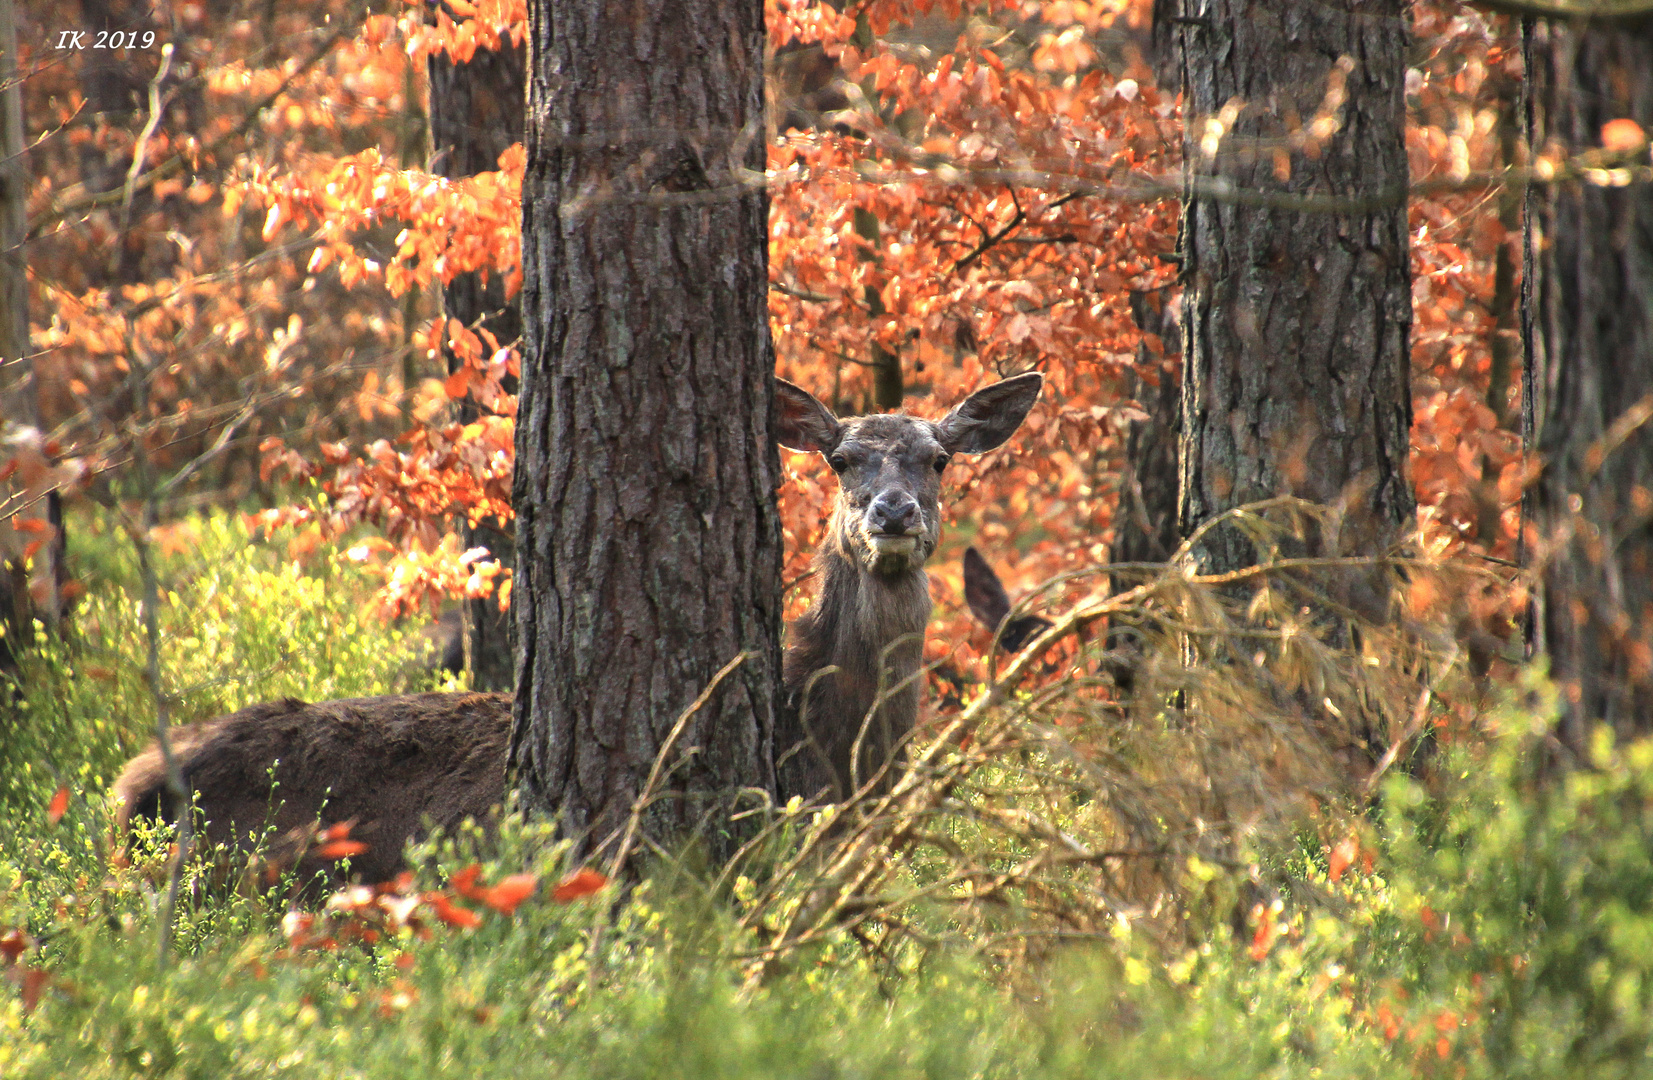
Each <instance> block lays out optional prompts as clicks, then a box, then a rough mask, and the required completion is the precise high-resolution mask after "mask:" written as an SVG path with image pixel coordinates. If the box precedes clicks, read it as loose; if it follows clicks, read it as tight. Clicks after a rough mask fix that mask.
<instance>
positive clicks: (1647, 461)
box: [1522, 23, 1653, 749]
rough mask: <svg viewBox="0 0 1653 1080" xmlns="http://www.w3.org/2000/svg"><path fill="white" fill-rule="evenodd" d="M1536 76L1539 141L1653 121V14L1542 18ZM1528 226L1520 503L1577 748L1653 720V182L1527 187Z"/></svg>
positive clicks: (1532, 115) (1573, 141) (1533, 634)
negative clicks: (1525, 483)
mask: <svg viewBox="0 0 1653 1080" xmlns="http://www.w3.org/2000/svg"><path fill="white" fill-rule="evenodd" d="M1527 71H1528V79H1529V84H1530V93H1531V97H1530V105H1529V109H1530V111H1529V116H1528V122H1529V124H1530V125H1531V127H1530V131H1529V138H1530V145H1531V146H1532V147H1533V148H1534V150H1535V151H1536V152H1538V153H1542V154H1545V155H1549V154H1552V153H1560V154H1562V155H1565V156H1569V157H1570V156H1572V155H1576V154H1580V153H1585V152H1588V151H1591V150H1592V148H1599V147H1600V146H1601V129H1602V125H1604V124H1606V123H1607V122H1608V121H1610V120H1615V119H1619V118H1624V117H1628V118H1630V119H1632V120H1635V121H1636V122H1637V123H1639V124H1641V125H1642V127H1643V129H1645V130H1653V27H1650V26H1649V25H1648V24H1646V23H1642V24H1640V25H1634V24H1626V25H1622V26H1618V27H1614V26H1612V25H1601V24H1595V25H1592V26H1589V27H1572V26H1567V25H1564V24H1559V23H1558V24H1545V23H1538V24H1536V25H1535V26H1534V27H1533V28H1532V29H1531V31H1530V36H1529V39H1528V59H1527ZM1597 152H1598V153H1599V150H1598V151H1597ZM1646 153H1647V152H1646V150H1645V149H1643V150H1641V151H1639V152H1638V153H1637V155H1636V158H1637V161H1636V163H1637V164H1642V165H1645V164H1646ZM1603 164H1606V163H1605V162H1604V163H1603ZM1527 226H1528V227H1527V236H1526V241H1527V250H1526V281H1525V286H1526V288H1525V293H1526V295H1525V297H1524V300H1525V303H1524V305H1523V308H1524V310H1523V324H1524V326H1523V329H1524V330H1525V331H1526V337H1527V359H1526V370H1525V383H1524V386H1523V403H1522V405H1523V407H1522V426H1523V435H1524V437H1525V441H1526V445H1527V446H1528V448H1529V449H1530V450H1532V451H1534V452H1535V453H1536V455H1537V458H1538V460H1539V461H1540V462H1541V464H1542V472H1541V473H1540V474H1539V476H1538V479H1537V482H1536V483H1534V484H1532V485H1530V486H1529V487H1528V489H1527V495H1526V502H1525V505H1524V507H1523V510H1524V516H1525V518H1526V526H1527V527H1526V529H1525V544H1524V546H1525V548H1526V552H1525V554H1526V556H1527V559H1528V561H1529V563H1530V564H1531V565H1533V566H1534V567H1535V569H1536V570H1537V575H1536V585H1537V589H1536V595H1535V596H1534V599H1533V604H1532V607H1531V610H1530V622H1529V630H1528V632H1529V642H1530V644H1531V646H1532V647H1533V649H1534V651H1535V652H1537V653H1539V654H1542V655H1545V656H1547V657H1548V658H1549V661H1550V672H1551V675H1552V676H1553V677H1554V678H1555V679H1556V681H1557V683H1558V684H1559V686H1560V688H1561V691H1562V708H1563V716H1562V721H1561V731H1560V734H1561V736H1562V738H1563V740H1564V741H1565V742H1567V743H1568V744H1569V745H1571V746H1573V747H1574V748H1575V749H1577V748H1582V747H1583V745H1584V743H1585V742H1586V740H1587V738H1588V735H1589V731H1590V729H1591V728H1592V727H1593V726H1594V725H1595V724H1597V723H1600V722H1602V721H1605V722H1606V723H1608V724H1610V725H1611V726H1612V727H1613V729H1614V730H1615V731H1616V732H1617V733H1619V734H1620V735H1645V734H1647V733H1648V732H1650V731H1653V186H1650V185H1649V184H1647V183H1646V182H1639V183H1633V184H1630V185H1629V186H1624V187H1614V186H1610V185H1609V186H1602V185H1598V184H1593V183H1578V182H1569V183H1562V184H1555V185H1551V186H1544V187H1534V188H1532V189H1530V191H1529V196H1528V204H1527Z"/></svg>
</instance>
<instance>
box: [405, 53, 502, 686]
mask: <svg viewBox="0 0 1653 1080" xmlns="http://www.w3.org/2000/svg"><path fill="white" fill-rule="evenodd" d="M523 53H524V50H523V49H521V48H515V49H513V48H507V49H505V50H503V51H497V52H496V51H494V50H492V49H478V50H477V51H476V52H475V54H473V55H472V57H471V59H470V62H468V63H464V64H456V63H454V62H453V61H452V60H451V59H450V58H449V57H448V56H447V54H445V53H437V54H434V55H432V56H431V59H430V66H429V71H430V147H431V153H432V155H433V157H432V166H431V167H432V170H433V171H435V172H436V173H437V174H439V175H441V176H450V177H456V178H457V177H465V176H475V175H476V174H477V173H480V172H490V171H492V170H494V169H497V168H499V155H501V154H503V153H504V152H505V151H506V150H508V149H510V148H511V147H512V146H514V145H515V144H517V143H519V142H521V141H522V131H523V97H524V92H525V91H524V85H523V60H524V57H523ZM442 313H443V315H444V316H445V317H446V318H451V319H458V320H459V321H460V322H461V323H462V324H464V325H465V326H469V327H478V326H479V327H481V328H483V329H486V330H488V331H489V332H490V333H492V334H493V335H494V337H495V339H496V340H498V341H499V343H500V344H501V345H506V344H509V343H510V342H513V341H516V340H517V339H518V338H519V337H521V336H522V317H521V314H520V312H519V310H518V307H517V301H516V298H514V297H513V298H511V299H506V296H505V283H504V281H503V280H501V278H500V276H499V275H498V274H494V275H492V276H490V277H489V278H488V280H487V282H486V283H484V282H483V280H482V275H480V274H476V273H468V274H460V275H458V276H456V277H455V278H454V279H453V280H452V281H450V282H449V283H448V284H446V285H444V286H443V287H442ZM444 340H446V338H445V337H444ZM444 351H445V352H446V356H447V366H448V372H449V373H450V374H451V373H452V372H453V371H454V370H455V369H456V368H457V367H458V366H459V364H460V363H461V361H460V358H459V357H457V356H455V355H454V354H453V353H452V352H451V351H447V350H444ZM511 381H513V382H514V380H511ZM409 388H410V389H411V383H410V384H409ZM506 389H507V390H508V391H514V390H515V389H516V388H515V387H514V386H507V387H506ZM478 408H479V407H478V405H477V402H476V401H475V399H473V398H471V397H469V396H467V397H465V398H464V399H463V400H462V401H460V402H459V408H458V413H459V421H460V422H461V423H465V424H468V423H470V422H472V421H473V420H475V419H476V418H477V416H478ZM464 529H465V547H466V548H467V549H469V548H473V547H485V548H487V549H488V551H489V553H490V554H491V555H493V556H494V557H495V558H497V559H499V560H500V561H501V562H502V563H503V564H504V565H506V566H514V565H515V562H516V551H515V545H514V543H513V541H512V538H511V536H510V534H509V533H507V532H504V531H502V530H501V529H500V528H499V527H498V524H497V523H494V522H484V523H482V524H480V525H471V524H469V523H467V524H466V525H465V526H464ZM460 632H461V633H462V634H463V635H464V655H465V668H466V670H468V671H469V672H470V673H471V685H472V686H473V687H474V688H475V689H478V690H510V689H511V688H512V687H513V685H514V680H513V672H512V658H513V653H514V648H515V647H514V645H513V643H512V640H511V618H510V615H509V613H508V612H505V611H501V610H500V607H499V598H498V596H488V597H481V598H478V599H475V600H468V601H466V602H465V604H464V618H463V621H462V627H461V630H460Z"/></svg>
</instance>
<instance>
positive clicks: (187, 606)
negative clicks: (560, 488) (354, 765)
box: [0, 515, 433, 835]
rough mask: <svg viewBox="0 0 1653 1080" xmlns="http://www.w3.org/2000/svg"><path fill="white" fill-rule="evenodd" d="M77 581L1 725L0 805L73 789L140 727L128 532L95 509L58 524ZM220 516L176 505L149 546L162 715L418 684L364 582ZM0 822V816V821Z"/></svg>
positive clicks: (404, 643)
mask: <svg viewBox="0 0 1653 1080" xmlns="http://www.w3.org/2000/svg"><path fill="white" fill-rule="evenodd" d="M70 535H71V536H72V537H74V543H75V549H74V553H73V554H74V555H75V557H76V560H77V565H79V566H84V567H85V568H86V569H85V571H84V577H85V580H86V583H87V585H88V591H87V593H86V595H85V596H84V597H83V598H82V599H81V600H80V601H79V602H78V604H77V605H76V608H75V611H74V615H73V630H72V636H71V637H69V638H68V639H67V640H55V639H52V638H48V637H46V636H45V635H44V634H41V635H40V636H39V638H38V640H37V643H36V644H37V648H36V649H35V650H34V651H33V652H32V653H31V654H29V655H28V656H27V657H26V661H25V668H24V671H23V673H22V677H21V690H20V694H21V697H20V700H18V701H16V702H15V703H13V705H12V706H11V707H10V712H9V714H8V715H6V717H5V728H4V733H3V735H0V812H3V813H4V814H5V815H6V816H7V817H15V816H16V813H17V812H20V811H21V812H36V813H37V812H38V811H39V808H40V807H41V806H43V805H44V804H45V800H46V798H48V797H49V796H50V793H51V792H52V791H53V790H55V789H56V788H57V787H58V785H60V784H63V785H67V786H68V787H69V788H70V789H71V790H72V791H74V792H75V793H77V794H78V795H79V796H81V797H83V798H84V799H87V800H96V799H97V798H99V797H100V796H101V795H102V794H103V793H104V792H106V791H107V790H108V788H109V785H110V784H111V783H112V782H113V780H114V778H115V775H116V773H117V772H118V771H119V769H120V767H121V765H122V764H123V763H124V762H125V761H126V759H127V758H128V757H130V756H131V755H132V754H133V753H135V752H136V751H137V750H138V749H140V748H141V747H142V746H143V745H144V744H145V743H147V742H148V741H149V740H150V739H151V738H153V732H154V727H155V711H156V699H155V694H154V692H153V691H152V689H151V687H150V685H149V679H148V675H147V671H148V645H147V639H146V636H145V633H144V628H143V604H142V597H143V590H142V586H141V584H140V581H139V577H138V572H137V559H136V556H135V553H134V551H133V547H132V544H131V541H130V540H129V539H128V538H127V537H126V536H125V534H124V533H123V532H121V531H120V530H119V528H118V527H116V526H114V525H112V524H110V523H109V522H108V521H106V520H102V519H100V518H95V517H88V518H86V519H84V520H77V521H75V522H74V523H73V525H72V527H71V529H70ZM284 547H285V545H283V544H278V543H269V542H260V541H257V540H255V539H254V538H253V537H252V536H250V535H249V533H248V531H247V529H246V527H245V525H244V524H243V523H242V521H241V519H240V518H239V517H238V516H235V515H214V516H202V517H196V518H190V519H186V520H185V521H182V522H179V523H176V524H174V525H170V526H166V527H165V535H164V537H162V538H160V541H159V542H157V543H155V544H154V545H153V550H154V551H155V553H156V564H157V565H156V573H157V578H158V580H159V585H160V591H161V596H162V604H161V609H160V612H159V621H160V629H161V635H160V650H159V653H160V655H159V660H160V672H161V687H160V689H161V692H162V693H163V694H164V695H165V696H166V698H167V701H168V704H169V708H170V712H171V718H172V721H173V723H187V722H189V721H192V720H199V719H203V718H205V717H209V716H213V715H216V714H218V713H222V712H227V711H231V710H233V709H237V708H240V707H241V706H243V705H246V704H249V703H252V702H255V701H267V700H270V699H272V698H279V697H283V696H288V695H291V696H294V697H305V698H310V699H312V700H314V699H325V698H343V697H357V696H362V695H367V694H382V693H392V692H399V691H403V690H408V689H423V688H425V686H427V685H428V684H430V683H431V682H432V681H433V677H432V676H431V675H430V674H429V673H427V672H425V671H423V670H422V669H421V666H420V663H419V661H420V656H421V653H422V651H423V649H424V648H425V646H424V643H423V641H422V640H421V639H420V638H418V637H417V636H410V635H407V634H405V633H404V632H403V631H401V630H399V629H396V628H390V627H385V626H383V625H380V624H378V623H377V622H375V621H374V620H373V619H372V618H371V617H370V616H364V615H363V614H362V605H363V602H364V600H365V599H366V597H367V595H368V594H369V593H370V591H371V590H372V587H373V582H372V581H371V580H369V579H367V578H366V577H365V575H364V574H363V573H362V571H361V570H360V569H359V568H358V567H356V566H354V565H353V564H351V563H349V562H348V561H347V560H345V559H342V558H340V557H337V555H336V553H334V552H332V551H330V550H323V551H318V552H315V553H313V555H312V557H311V558H310V559H309V560H308V561H307V562H306V563H304V564H299V563H296V562H293V561H290V560H288V559H287V558H286V557H285V551H284ZM4 829H5V826H4V825H0V835H3V830H4Z"/></svg>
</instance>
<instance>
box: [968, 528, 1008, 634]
mask: <svg viewBox="0 0 1653 1080" xmlns="http://www.w3.org/2000/svg"><path fill="white" fill-rule="evenodd" d="M964 602H965V603H966V604H968V605H969V606H970V614H972V615H974V616H975V617H976V621H977V622H979V623H981V624H982V625H983V626H985V627H987V632H988V633H990V634H991V633H994V632H996V631H997V630H998V629H999V624H1000V623H1002V622H1004V617H1005V616H1006V615H1009V614H1010V595H1009V594H1008V593H1006V592H1005V591H1004V584H1003V583H1002V582H1001V581H999V575H997V574H995V573H994V572H993V568H992V567H991V566H988V565H987V560H986V559H984V558H982V557H981V553H980V552H978V551H977V550H976V549H975V548H973V547H968V548H965V549H964Z"/></svg>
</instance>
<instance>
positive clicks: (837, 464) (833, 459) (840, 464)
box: [827, 454, 849, 472]
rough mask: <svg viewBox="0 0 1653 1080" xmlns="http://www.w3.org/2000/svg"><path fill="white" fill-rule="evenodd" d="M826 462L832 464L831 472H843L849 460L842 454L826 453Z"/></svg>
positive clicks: (847, 466)
mask: <svg viewBox="0 0 1653 1080" xmlns="http://www.w3.org/2000/svg"><path fill="white" fill-rule="evenodd" d="M827 464H828V465H830V466H832V471H833V472H843V471H844V470H845V469H847V468H849V462H848V461H847V460H846V459H845V458H844V455H842V454H828V455H827Z"/></svg>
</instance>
